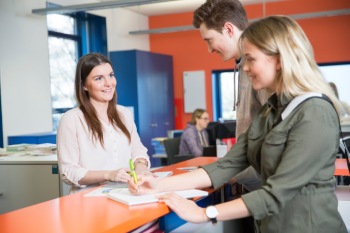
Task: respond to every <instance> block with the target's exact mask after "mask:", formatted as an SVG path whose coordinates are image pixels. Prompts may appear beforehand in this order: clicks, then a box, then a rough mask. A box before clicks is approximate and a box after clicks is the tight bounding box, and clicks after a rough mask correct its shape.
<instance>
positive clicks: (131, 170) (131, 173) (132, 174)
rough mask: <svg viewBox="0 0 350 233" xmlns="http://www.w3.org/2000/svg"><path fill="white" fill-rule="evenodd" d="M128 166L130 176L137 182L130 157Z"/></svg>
mask: <svg viewBox="0 0 350 233" xmlns="http://www.w3.org/2000/svg"><path fill="white" fill-rule="evenodd" d="M129 166H130V175H131V176H132V178H134V182H135V184H137V176H136V171H135V166H134V163H133V161H132V159H130V160H129Z"/></svg>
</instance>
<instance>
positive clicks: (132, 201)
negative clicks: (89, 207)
mask: <svg viewBox="0 0 350 233" xmlns="http://www.w3.org/2000/svg"><path fill="white" fill-rule="evenodd" d="M174 192H175V193H176V194H178V195H180V196H182V197H185V198H193V197H204V196H208V192H207V191H203V190H198V189H188V190H181V191H174ZM164 193H165V192H164ZM164 193H157V194H150V195H141V196H135V195H132V194H131V193H130V191H129V189H128V188H121V189H114V190H111V191H110V192H109V193H107V197H108V198H110V199H113V200H115V201H118V202H121V203H124V204H126V205H129V206H133V205H140V204H147V203H154V202H158V198H157V196H158V195H161V194H164Z"/></svg>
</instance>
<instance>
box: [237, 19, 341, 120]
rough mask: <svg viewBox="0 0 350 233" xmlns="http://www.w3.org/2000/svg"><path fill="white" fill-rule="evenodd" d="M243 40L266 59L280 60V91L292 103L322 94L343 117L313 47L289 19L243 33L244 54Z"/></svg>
mask: <svg viewBox="0 0 350 233" xmlns="http://www.w3.org/2000/svg"><path fill="white" fill-rule="evenodd" d="M243 39H247V40H248V41H249V42H250V43H251V44H253V45H255V46H256V47H257V48H258V49H260V50H261V51H262V52H263V53H265V54H266V55H268V56H276V57H278V58H279V59H280V62H281V70H280V71H279V73H278V75H277V79H276V80H277V90H279V91H280V93H281V94H283V95H285V96H286V98H288V99H289V100H292V99H293V98H294V97H296V96H299V95H302V94H305V93H307V92H319V93H322V94H324V95H326V96H327V97H329V98H330V99H331V101H332V103H333V105H334V107H335V108H336V110H337V112H338V114H339V113H340V109H341V107H340V106H341V105H340V103H339V101H338V99H337V97H336V96H335V95H334V93H333V91H332V89H331V88H330V86H329V84H328V82H326V80H325V79H324V77H323V75H322V73H321V71H320V69H319V68H318V65H317V63H316V61H315V59H314V53H313V49H312V46H311V44H310V42H309V40H308V38H307V37H306V35H305V33H304V31H303V30H302V29H301V27H300V26H299V25H298V23H297V22H296V21H294V20H293V19H291V18H289V17H286V16H270V17H266V18H264V19H261V20H259V21H256V22H253V23H252V24H251V25H250V26H249V27H248V28H247V29H246V30H245V31H244V32H243V33H242V35H241V37H240V41H239V44H240V49H241V51H243V49H242V41H243ZM242 54H243V52H242Z"/></svg>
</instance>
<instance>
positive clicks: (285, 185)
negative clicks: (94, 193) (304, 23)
mask: <svg viewBox="0 0 350 233" xmlns="http://www.w3.org/2000/svg"><path fill="white" fill-rule="evenodd" d="M240 47H241V50H242V54H243V56H244V66H243V69H244V71H245V72H247V74H248V76H249V77H250V80H251V82H252V85H253V88H254V89H255V90H261V89H267V90H269V91H270V92H272V93H273V95H272V96H271V97H270V98H269V100H268V102H267V103H266V104H265V105H264V106H262V108H261V109H260V110H259V111H258V113H257V114H256V115H255V117H254V119H253V122H252V124H251V126H250V127H249V129H248V131H247V132H246V133H244V134H242V135H241V136H240V137H239V138H238V141H237V143H236V144H235V145H234V146H233V147H232V149H231V150H230V151H229V152H228V154H227V155H226V156H225V157H224V158H222V159H220V160H218V161H217V162H215V163H212V164H209V165H206V166H202V167H201V168H199V169H197V170H195V171H192V172H190V173H185V174H180V175H177V176H172V177H169V178H165V179H162V180H155V179H154V178H152V177H146V176H144V177H141V178H140V181H139V186H136V185H135V184H134V183H133V181H130V182H129V183H130V186H129V188H130V190H131V191H132V192H133V193H137V191H136V190H138V194H143V193H150V192H162V191H172V190H179V189H189V188H204V187H214V188H218V187H220V186H221V185H223V184H224V183H226V182H228V181H229V180H230V179H231V178H232V177H233V176H234V175H236V174H237V173H239V172H240V171H242V170H243V169H245V168H246V167H248V166H249V165H252V166H253V167H254V169H255V170H256V171H257V172H258V173H259V174H260V175H261V178H262V186H261V188H260V189H258V190H255V191H252V192H250V193H247V194H244V195H242V196H241V198H238V199H235V200H232V201H229V202H225V203H221V204H217V205H215V206H209V207H207V208H202V207H199V206H197V205H196V204H195V203H194V202H193V201H191V200H187V199H184V198H181V197H179V196H177V195H175V194H174V193H169V194H165V195H163V196H160V197H159V198H160V200H161V201H163V202H165V203H166V204H167V205H168V206H169V207H170V208H171V209H172V210H173V211H175V212H176V213H177V214H178V215H179V216H180V217H181V218H183V219H185V220H187V221H190V222H195V223H202V222H208V221H212V222H215V221H217V220H219V221H224V220H228V219H237V218H243V217H247V216H253V217H254V219H255V221H256V224H255V226H256V232H261V233H280V232H284V233H295V232H314V233H316V232H324V233H326V232H327V233H328V232H332V233H346V232H347V230H346V227H345V224H344V222H343V221H342V218H341V216H340V214H339V213H338V210H337V204H338V203H337V202H338V201H337V198H336V196H335V194H334V186H335V185H336V180H335V178H334V176H333V175H334V162H335V159H336V154H337V152H338V147H339V117H338V114H339V113H340V105H339V102H338V100H337V98H336V97H335V95H334V94H333V92H332V90H331V89H330V87H329V85H328V83H327V82H326V81H325V79H324V78H323V77H322V75H321V72H320V70H319V68H318V66H317V64H316V62H315V60H314V57H313V51H312V47H311V44H310V42H309V40H308V39H307V37H306V35H305V33H304V32H303V30H302V29H301V27H300V26H299V25H298V24H297V23H296V22H295V21H294V20H292V19H291V18H288V17H284V16H271V17H267V18H264V19H262V20H260V21H256V22H253V23H252V24H251V25H250V26H249V27H248V28H247V29H246V30H245V31H244V32H243V34H242V36H241V38H240ZM310 92H317V93H322V94H324V95H325V96H327V97H328V99H327V100H326V99H321V98H311V99H308V100H306V101H305V102H303V103H302V104H300V105H299V106H297V107H296V108H295V109H294V110H293V111H292V112H291V113H290V114H289V115H288V116H287V117H286V118H285V119H284V120H283V121H280V117H281V113H282V112H283V111H284V110H285V108H286V107H287V106H288V104H289V102H290V101H292V100H293V99H294V98H296V97H299V96H302V95H304V94H306V93H310Z"/></svg>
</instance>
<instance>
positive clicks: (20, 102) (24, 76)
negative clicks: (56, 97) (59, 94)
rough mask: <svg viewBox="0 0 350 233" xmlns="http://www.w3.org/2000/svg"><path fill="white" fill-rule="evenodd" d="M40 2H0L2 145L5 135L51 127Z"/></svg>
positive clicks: (41, 2) (5, 142) (27, 132)
mask: <svg viewBox="0 0 350 233" xmlns="http://www.w3.org/2000/svg"><path fill="white" fill-rule="evenodd" d="M44 6H45V4H44V1H43V0H41V1H38V0H26V1H19V0H17V1H0V31H1V36H0V72H1V73H0V76H1V101H2V110H1V112H2V120H3V136H4V144H5V145H6V144H7V136H8V135H19V134H29V133H38V132H47V131H51V130H52V119H51V94H50V79H49V61H48V48H47V28H46V18H45V17H43V16H37V15H33V14H31V10H32V8H42V7H44Z"/></svg>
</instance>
